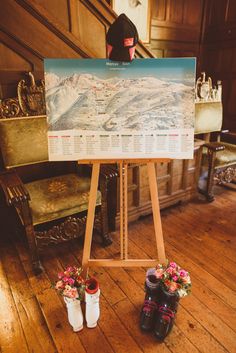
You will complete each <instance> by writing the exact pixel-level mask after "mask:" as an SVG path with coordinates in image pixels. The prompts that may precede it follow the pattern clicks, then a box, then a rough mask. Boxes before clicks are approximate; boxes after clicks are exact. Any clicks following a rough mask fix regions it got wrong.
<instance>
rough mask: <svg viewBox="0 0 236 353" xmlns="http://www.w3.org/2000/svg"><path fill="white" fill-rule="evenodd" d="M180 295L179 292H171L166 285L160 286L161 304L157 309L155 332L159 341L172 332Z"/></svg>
mask: <svg viewBox="0 0 236 353" xmlns="http://www.w3.org/2000/svg"><path fill="white" fill-rule="evenodd" d="M178 303H179V296H178V294H177V293H170V292H167V290H165V288H164V286H163V285H161V286H160V298H159V306H158V310H157V311H156V318H155V327H154V333H155V336H156V338H157V339H158V340H159V341H163V340H164V339H165V338H166V336H167V335H168V334H169V333H170V331H171V329H172V327H173V324H174V320H175V314H176V312H177V309H178Z"/></svg>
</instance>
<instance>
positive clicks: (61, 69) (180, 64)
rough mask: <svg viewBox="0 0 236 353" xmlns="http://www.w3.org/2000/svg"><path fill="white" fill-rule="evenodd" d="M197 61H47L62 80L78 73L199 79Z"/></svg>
mask: <svg viewBox="0 0 236 353" xmlns="http://www.w3.org/2000/svg"><path fill="white" fill-rule="evenodd" d="M195 65H196V60H195V58H163V59H162V58H156V59H135V60H133V61H132V62H130V63H124V62H123V63H119V62H114V61H110V60H108V59H45V60H44V68H45V72H47V73H54V74H56V75H57V76H59V77H61V78H62V77H66V76H71V75H73V74H74V73H76V74H83V73H84V74H92V75H95V76H97V77H99V78H103V79H105V78H109V77H114V76H118V77H124V78H126V79H128V78H137V77H147V76H151V77H155V78H159V79H166V80H180V81H183V80H184V81H185V80H189V79H190V80H191V79H192V80H195Z"/></svg>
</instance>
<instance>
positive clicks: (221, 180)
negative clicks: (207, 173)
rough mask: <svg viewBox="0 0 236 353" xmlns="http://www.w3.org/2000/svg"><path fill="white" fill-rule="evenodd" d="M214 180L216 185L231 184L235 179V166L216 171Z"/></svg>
mask: <svg viewBox="0 0 236 353" xmlns="http://www.w3.org/2000/svg"><path fill="white" fill-rule="evenodd" d="M214 178H215V180H216V182H217V183H218V184H226V183H231V181H232V180H234V179H235V178H236V166H230V167H228V168H225V169H218V170H216V172H215V175H214Z"/></svg>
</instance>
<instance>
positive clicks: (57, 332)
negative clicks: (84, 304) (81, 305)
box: [37, 288, 86, 353]
mask: <svg viewBox="0 0 236 353" xmlns="http://www.w3.org/2000/svg"><path fill="white" fill-rule="evenodd" d="M37 299H38V302H39V303H40V306H41V310H42V312H43V314H44V317H45V320H46V322H47V325H48V328H49V331H50V333H51V336H52V337H53V338H54V343H55V346H56V348H57V350H58V352H59V353H61V352H63V353H65V352H66V349H67V352H71V353H77V352H81V353H85V352H86V350H85V348H84V347H83V345H82V343H81V341H80V339H79V336H78V335H79V333H75V332H72V330H71V327H70V326H69V325H68V317H67V313H66V311H65V307H64V306H63V304H62V303H61V301H60V299H59V298H58V295H57V293H56V292H55V290H54V289H53V288H52V289H45V290H44V291H43V292H42V293H38V294H37Z"/></svg>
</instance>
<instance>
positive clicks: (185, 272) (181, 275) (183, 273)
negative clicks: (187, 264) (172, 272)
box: [179, 270, 188, 277]
mask: <svg viewBox="0 0 236 353" xmlns="http://www.w3.org/2000/svg"><path fill="white" fill-rule="evenodd" d="M179 275H180V277H186V276H187V275H188V272H187V271H185V270H180V271H179Z"/></svg>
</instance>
